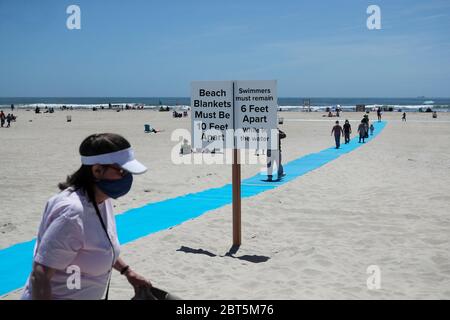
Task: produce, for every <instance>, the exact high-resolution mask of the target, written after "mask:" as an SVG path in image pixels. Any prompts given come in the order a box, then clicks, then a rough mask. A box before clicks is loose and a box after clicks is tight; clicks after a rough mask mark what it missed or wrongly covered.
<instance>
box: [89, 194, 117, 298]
mask: <svg viewBox="0 0 450 320" xmlns="http://www.w3.org/2000/svg"><path fill="white" fill-rule="evenodd" d="M93 205H94V208H95V212H96V213H97V216H98V218H99V220H100V223H101V225H102V228H103V230H104V231H105V234H106V238H108V241H109V244H110V245H111V249H112V254H113V262H112V264H111V272H110V274H109V280H108V286H107V288H106V294H105V300H108V294H109V285H110V283H111V276H112V269H113V267H114V262H115V261H116V255H115V253H114V245H113V243H112V241H111V239H110V238H109V234H108V229H107V228H106V225H105V222H104V221H103V219H102V216H101V214H100V210H99V209H98V206H97V203H96V202H95V201H93Z"/></svg>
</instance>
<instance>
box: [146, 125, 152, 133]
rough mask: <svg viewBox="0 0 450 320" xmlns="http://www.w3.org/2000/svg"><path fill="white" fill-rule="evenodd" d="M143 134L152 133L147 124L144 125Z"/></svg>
mask: <svg viewBox="0 0 450 320" xmlns="http://www.w3.org/2000/svg"><path fill="white" fill-rule="evenodd" d="M144 132H145V133H150V132H152V131H151V128H150V125H149V124H144Z"/></svg>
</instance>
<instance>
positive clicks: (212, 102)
mask: <svg viewBox="0 0 450 320" xmlns="http://www.w3.org/2000/svg"><path fill="white" fill-rule="evenodd" d="M191 118H192V128H191V129H192V131H191V132H192V146H193V148H194V149H205V148H208V149H214V148H220V146H222V148H223V145H224V144H225V139H226V132H227V130H232V129H233V83H232V82H231V81H195V82H192V84H191Z"/></svg>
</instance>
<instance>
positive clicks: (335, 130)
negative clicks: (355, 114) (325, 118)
mask: <svg viewBox="0 0 450 320" xmlns="http://www.w3.org/2000/svg"><path fill="white" fill-rule="evenodd" d="M333 133H334V140H335V142H336V149H339V147H340V146H341V136H343V135H344V131H343V130H342V127H341V126H340V125H339V121H336V124H335V125H334V127H333V129H332V130H331V135H333Z"/></svg>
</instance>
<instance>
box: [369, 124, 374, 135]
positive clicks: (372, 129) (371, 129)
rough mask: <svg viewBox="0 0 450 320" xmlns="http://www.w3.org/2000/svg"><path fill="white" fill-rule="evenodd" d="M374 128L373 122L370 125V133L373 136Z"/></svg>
mask: <svg viewBox="0 0 450 320" xmlns="http://www.w3.org/2000/svg"><path fill="white" fill-rule="evenodd" d="M374 130H375V127H374V126H373V123H372V124H371V125H370V135H371V136H373V131H374Z"/></svg>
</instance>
